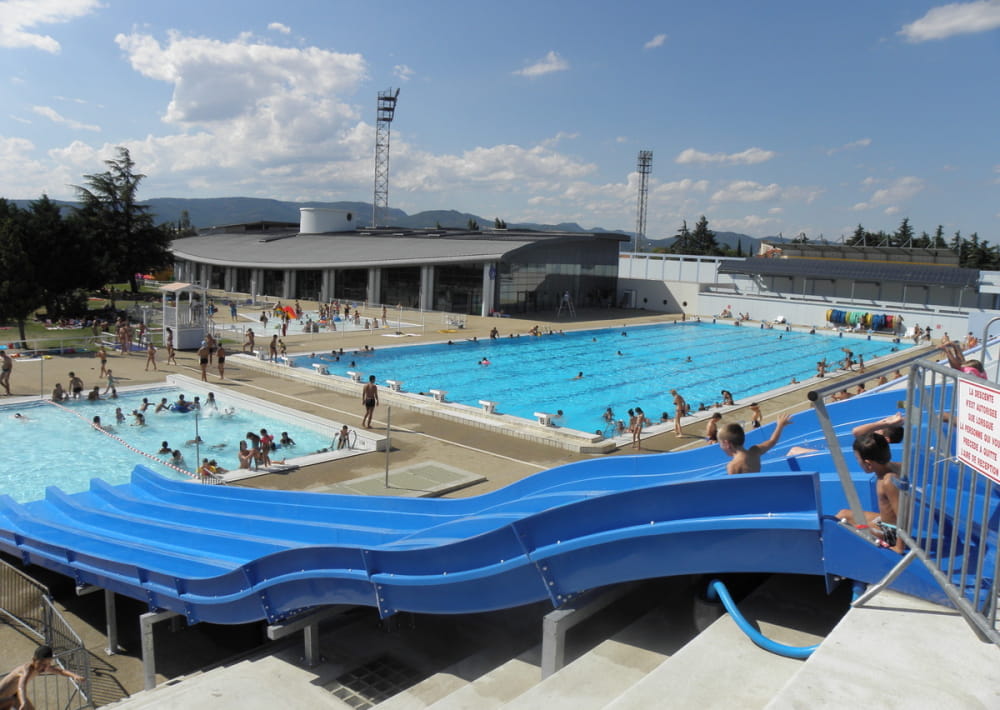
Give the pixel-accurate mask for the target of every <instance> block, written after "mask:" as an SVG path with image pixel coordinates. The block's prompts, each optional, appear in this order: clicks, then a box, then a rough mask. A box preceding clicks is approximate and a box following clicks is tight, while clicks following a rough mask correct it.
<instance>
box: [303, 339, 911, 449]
mask: <svg viewBox="0 0 1000 710" xmlns="http://www.w3.org/2000/svg"><path fill="white" fill-rule="evenodd" d="M456 335H459V334H456ZM844 347H847V348H849V349H850V350H851V351H853V353H854V356H855V358H857V357H858V356H859V355H860V356H862V357H863V358H864V359H865V361H866V362H871V361H872V360H874V359H875V358H877V357H880V356H884V355H889V354H890V353H892V352H893V351H894V350H900V349H904V348H906V347H907V346H906V345H905V344H898V343H893V342H892V341H891V340H890V339H888V338H881V337H877V336H873V337H872V338H871V339H868V337H867V336H866V335H864V334H843V335H841V336H838V335H836V334H825V333H822V332H817V333H813V334H810V333H808V332H798V331H786V330H784V329H773V330H771V329H760V328H756V327H752V326H742V327H734V326H733V325H732V323H728V324H722V323H718V324H712V323H698V322H691V321H688V322H683V323H667V324H653V325H643V326H634V327H630V328H627V329H624V328H616V329H601V330H585V331H575V332H568V333H565V334H554V335H542V336H539V337H531V336H522V337H519V338H516V337H515V338H509V337H503V338H499V339H495V340H489V339H485V340H464V339H463V340H454V341H453V342H452V344H450V345H449V344H446V343H439V344H433V345H419V346H401V347H393V348H379V349H377V350H375V351H374V352H360V353H359V352H357V351H353V352H352V351H348V352H346V353H345V354H344V355H343V356H341V357H340V360H339V361H338V360H336V359H335V358H334V357H332V356H331V355H329V354H324V355H317V356H316V357H310V356H308V355H302V356H296V357H295V358H293V362H294V364H295V366H297V367H304V368H312V366H313V365H314V364H317V365H318V366H319V367H326V368H327V371H328V372H329V373H330V374H334V375H341V376H348V375H347V373H348V372H349V371H354V372H360V373H361V374H362V376H363V379H367V378H368V376H369V375H375V376H376V379H377V381H378V382H379V383H380V384H382V385H385V384H386V381H387V380H390V379H391V380H398V381H402V383H403V389H404V390H406V391H407V392H423V393H428V392H429V391H430V390H431V389H439V390H445V391H447V399H448V400H449V401H452V402H458V403H461V404H467V405H471V406H473V407H478V403H479V400H492V401H495V402H497V411H499V412H503V413H504V414H511V415H514V416H518V417H523V418H526V419H533V418H534V412H549V413H555V412H556V411H557V410H560V409H561V410H563V412H564V416H563V417H562V420H561V421H560V422H559V423H558V425H559V426H565V427H569V428H572V429H577V430H580V431H587V432H593V431H595V430H596V429H603V428H604V422H603V420H602V418H601V415H602V414H603V412H604V410H605V409H606V408H607V407H611V408H612V409H613V410H614V411H615V414H616V416H617V417H618V418H625V419H626V420H627V414H626V411H627V410H628V409H629V408H632V407H635V406H640V407H642V408H643V410H644V411H645V413H646V416H647V417H649V418H650V419H652V420H653V421H657V420H658V419H659V418H660V416H661V414H662V413H663V412H667V413H668V414H671V415H672V414H673V410H674V407H673V402H672V396H671V395H670V390H671V389H676V390H678V391H679V392H680V394H681V395H682V396H683V397H684V398H685V399H686V400H687V402H688V404H689V405H691V407H692V409H693V410H695V409H697V408H698V406H699V404H701V403H704V404H706V405H708V406H710V405H712V404H714V403H715V402H718V401H720V400H721V394H720V392H721V390H722V389H726V390H729V391H730V392H732V394H733V397H734V398H735V399H736V400H737V402H738V403H739V402H742V403H748V402H750V401H752V400H753V399H755V398H757V397H760V396H761V395H763V394H764V393H766V392H768V391H770V390H773V389H776V388H778V387H782V386H784V385H787V384H789V382H790V381H791V378H792V377H795V378H796V379H797V380H799V381H804V380H807V379H809V378H811V377H814V376H815V374H816V362H817V361H818V360H822V359H823V358H826V359H827V360H828V361H829V362H837V361H840V360H842V359H843V357H844V353H843V352H842V350H841V348H844ZM483 358H487V359H488V360H489V365H481V364H479V363H480V361H481V360H482V359H483ZM688 358H690V361H688ZM835 369H836V366H835V365H832V366H831V367H830V372H833V371H834V370H835ZM581 372H582V373H583V377H580V378H579V379H577V377H578V375H579V373H581Z"/></svg>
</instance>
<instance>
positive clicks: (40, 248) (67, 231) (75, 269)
mask: <svg viewBox="0 0 1000 710" xmlns="http://www.w3.org/2000/svg"><path fill="white" fill-rule="evenodd" d="M26 217H27V228H28V233H29V234H31V242H30V243H29V244H28V246H27V252H28V254H29V256H30V257H31V259H32V261H33V262H34V263H35V264H39V265H42V264H44V268H39V269H38V271H37V273H36V274H35V278H36V280H37V284H38V286H39V288H40V289H41V294H42V304H43V305H44V306H45V310H46V312H47V313H48V316H49V317H50V318H60V317H62V316H64V315H67V314H79V313H80V312H81V311H83V310H85V309H86V289H97V288H100V287H101V286H102V285H103V284H104V279H103V278H102V274H101V272H100V271H99V270H98V269H97V268H96V263H95V260H94V259H93V251H94V250H93V249H91V248H90V244H89V242H88V241H87V239H86V237H85V236H84V234H83V233H82V231H81V229H80V223H79V221H78V220H76V219H75V218H65V217H63V214H62V212H61V210H60V208H59V206H58V205H57V204H55V203H54V202H52V200H50V199H49V198H48V197H47V196H46V195H42V197H41V198H40V199H38V200H35V201H34V202H32V203H31V208H30V210H28V211H27V212H26ZM56 254H57V255H58V258H53V255H56Z"/></svg>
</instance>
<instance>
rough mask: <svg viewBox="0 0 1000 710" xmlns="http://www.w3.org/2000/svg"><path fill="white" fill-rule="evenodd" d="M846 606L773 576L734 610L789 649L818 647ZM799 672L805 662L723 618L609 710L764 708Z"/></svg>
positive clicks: (818, 586) (803, 583)
mask: <svg viewBox="0 0 1000 710" xmlns="http://www.w3.org/2000/svg"><path fill="white" fill-rule="evenodd" d="M845 604H846V602H845V601H844V600H842V599H841V598H840V597H837V598H835V599H830V598H828V597H827V595H826V591H825V588H824V586H823V580H822V578H820V577H805V576H794V575H775V576H773V577H770V578H769V579H768V580H767V581H766V582H765V583H764V584H762V585H761V586H760V587H759V588H758V589H756V590H755V591H754V592H752V593H751V594H750V595H749V596H748V597H746V598H745V599H743V600H742V601H741V602H739V608H740V611H741V613H742V614H743V615H744V617H746V619H747V620H748V621H749V622H750V623H751V624H753V625H755V626H756V627H757V628H758V629H759V630H760V631H761V632H762V633H763V634H764V635H765V636H766V637H768V638H770V639H772V640H774V641H777V642H780V643H784V644H788V645H791V646H809V645H812V644H815V643H819V642H820V641H822V639H823V636H824V634H825V633H827V632H828V630H829V629H830V628H832V627H833V625H834V624H835V623H836V621H837V619H838V618H840V615H841V614H842V613H843V608H844V605H845ZM802 667H803V661H801V660H795V659H791V658H785V657H783V656H779V655H777V654H774V653H770V652H768V651H765V650H763V649H761V648H759V647H757V646H756V645H754V643H753V642H752V641H750V639H748V638H747V637H746V635H745V634H744V633H743V632H742V631H741V630H740V629H739V627H737V625H736V623H735V622H734V621H733V619H732V617H731V616H729V615H728V614H723V615H722V616H720V617H719V618H718V619H717V620H716V621H715V622H714V623H713V624H712V625H711V626H710V627H709V628H707V629H706V630H705V631H703V632H702V633H701V634H699V635H698V636H697V637H695V638H694V639H692V640H691V642H690V643H688V644H687V645H685V646H684V647H683V648H682V649H680V650H679V651H678V652H677V653H675V654H674V655H673V656H671V657H670V658H669V659H668V660H666V661H664V662H663V663H661V664H660V666H659V667H658V668H656V669H655V670H653V671H652V672H650V673H649V674H648V675H647V676H646V677H645V678H642V679H641V680H640V681H639V682H637V683H635V685H633V686H632V687H631V688H629V689H628V690H626V691H625V692H623V693H622V694H621V696H620V697H618V698H616V699H614V700H613V701H611V702H609V703H608V704H607V706H606V707H607V708H609V709H611V708H613V709H614V710H627V709H630V708H651V707H657V708H690V707H697V708H699V710H704V709H707V708H732V707H739V708H741V710H742V709H744V708H763V707H765V706H766V705H767V704H768V703H769V702H770V701H771V699H772V698H773V697H774V696H775V694H776V693H777V692H778V691H780V690H781V688H782V687H784V685H785V684H786V683H787V682H788V680H789V679H790V678H792V677H793V676H794V675H795V674H796V673H797V672H798V671H799V669H801V668H802Z"/></svg>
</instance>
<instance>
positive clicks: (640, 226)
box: [633, 150, 653, 251]
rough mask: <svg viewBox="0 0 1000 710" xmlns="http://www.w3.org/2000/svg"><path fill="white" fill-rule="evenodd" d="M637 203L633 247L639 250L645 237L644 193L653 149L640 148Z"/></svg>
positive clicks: (647, 184) (646, 188)
mask: <svg viewBox="0 0 1000 710" xmlns="http://www.w3.org/2000/svg"><path fill="white" fill-rule="evenodd" d="M636 170H637V171H638V172H639V204H638V206H637V208H636V216H635V249H633V251H639V248H640V247H641V246H642V240H643V239H644V238H645V237H646V194H647V193H648V192H649V173H650V172H651V171H652V170H653V151H651V150H640V151H639V164H638V167H637V168H636Z"/></svg>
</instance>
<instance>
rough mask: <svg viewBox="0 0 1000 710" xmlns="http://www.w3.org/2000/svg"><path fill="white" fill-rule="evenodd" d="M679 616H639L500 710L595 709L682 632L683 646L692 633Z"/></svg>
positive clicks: (663, 612) (664, 611)
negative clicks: (508, 709) (504, 709)
mask: <svg viewBox="0 0 1000 710" xmlns="http://www.w3.org/2000/svg"><path fill="white" fill-rule="evenodd" d="M677 615H678V610H677V609H672V608H671V607H670V605H665V606H660V607H657V608H655V609H653V610H652V611H650V612H648V613H647V614H645V615H644V616H641V617H640V618H639V619H638V620H636V621H634V622H633V623H631V624H630V625H629V626H627V627H626V628H625V629H623V630H622V631H620V632H619V633H617V634H615V635H614V636H613V637H612V638H609V639H607V640H606V641H604V642H602V643H601V644H599V645H598V646H597V647H596V648H594V649H592V650H591V651H589V652H588V653H586V654H584V655H583V656H581V657H580V658H578V659H576V660H575V661H573V662H572V663H570V664H569V665H567V666H566V667H565V668H563V669H562V670H560V671H559V672H557V673H555V674H554V675H551V676H549V677H548V678H546V679H545V680H543V681H542V682H540V683H539V684H537V685H535V686H534V687H532V688H530V689H529V690H527V691H526V692H524V693H522V694H521V695H519V696H517V697H516V698H515V699H514V700H512V701H511V702H509V703H507V704H506V705H503V706H502V707H504V708H512V709H513V708H526V709H532V710H534V709H536V708H545V710H561V709H562V708H566V710H588V708H600V707H602V706H603V705H604V704H605V703H607V702H608V701H609V700H611V699H613V698H614V697H616V696H617V695H619V694H620V693H621V692H622V691H623V690H624V689H625V688H627V687H629V686H630V685H632V684H633V683H635V682H636V681H637V680H639V679H640V678H642V677H643V676H644V675H645V674H646V673H648V672H649V671H651V670H652V669H653V668H655V667H656V666H657V665H659V663H660V662H661V661H663V659H664V658H666V657H667V655H668V654H669V653H670V652H671V651H672V650H673V648H675V647H677V646H679V645H681V643H683V641H678V640H677V639H676V638H675V636H676V634H677V632H678V630H679V629H680V627H681V626H683V627H684V631H685V633H684V634H683V635H684V640H686V639H687V638H689V637H690V635H692V634H693V633H694V631H693V627H692V626H691V624H690V623H689V618H688V617H690V609H684V610H683V612H682V615H683V617H684V620H685V622H684V623H683V624H679V623H678V621H677Z"/></svg>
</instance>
